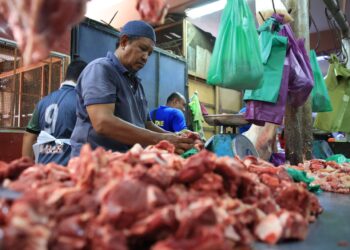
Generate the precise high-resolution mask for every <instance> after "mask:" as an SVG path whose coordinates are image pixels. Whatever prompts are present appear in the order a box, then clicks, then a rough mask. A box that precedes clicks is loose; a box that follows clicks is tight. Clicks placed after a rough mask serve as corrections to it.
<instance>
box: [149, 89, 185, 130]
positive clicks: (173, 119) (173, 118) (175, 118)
mask: <svg viewBox="0 0 350 250" xmlns="http://www.w3.org/2000/svg"><path fill="white" fill-rule="evenodd" d="M185 106H186V99H185V97H184V96H183V95H181V94H180V93H178V92H174V93H172V94H171V95H170V96H169V97H168V99H167V102H166V106H163V105H162V106H160V107H159V108H157V109H154V110H152V111H151V113H150V116H151V119H152V121H153V122H154V124H156V125H157V126H159V127H161V128H162V129H164V130H166V131H170V132H179V131H181V130H184V129H187V127H186V120H185V116H184V112H185Z"/></svg>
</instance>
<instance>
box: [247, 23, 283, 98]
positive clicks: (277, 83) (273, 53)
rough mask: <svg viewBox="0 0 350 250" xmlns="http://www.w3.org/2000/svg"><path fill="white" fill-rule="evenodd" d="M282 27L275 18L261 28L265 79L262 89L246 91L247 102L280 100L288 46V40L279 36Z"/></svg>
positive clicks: (262, 82) (260, 39) (262, 81)
mask: <svg viewBox="0 0 350 250" xmlns="http://www.w3.org/2000/svg"><path fill="white" fill-rule="evenodd" d="M281 27H282V24H281V23H279V22H278V21H277V20H276V19H275V18H269V19H268V20H267V21H266V22H265V23H264V24H263V25H261V26H260V28H259V32H260V37H259V42H260V46H261V48H262V61H263V65H264V77H263V79H262V80H261V86H260V88H258V89H255V90H246V91H245V93H244V97H243V99H244V100H245V101H247V100H255V101H264V102H271V103H276V102H277V100H278V97H279V93H280V87H281V82H282V75H283V68H284V60H285V58H286V53H287V45H288V38H287V37H283V36H279V35H278V31H279V30H280V29H281Z"/></svg>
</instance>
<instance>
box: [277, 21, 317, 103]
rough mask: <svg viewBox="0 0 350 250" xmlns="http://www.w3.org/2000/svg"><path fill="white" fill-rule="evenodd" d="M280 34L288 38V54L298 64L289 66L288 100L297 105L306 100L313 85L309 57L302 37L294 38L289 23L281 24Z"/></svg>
mask: <svg viewBox="0 0 350 250" xmlns="http://www.w3.org/2000/svg"><path fill="white" fill-rule="evenodd" d="M280 35H283V36H285V37H287V38H288V44H289V47H290V50H291V53H290V54H291V55H292V54H293V56H294V57H295V58H296V63H297V64H298V65H296V66H294V67H291V68H290V70H291V72H290V74H291V75H290V81H289V84H288V102H289V103H290V104H291V105H293V106H294V107H299V106H302V105H303V104H304V103H305V102H306V101H307V99H308V97H309V95H310V94H311V91H312V88H313V87H314V78H313V74H312V70H311V65H310V58H309V56H308V54H307V52H306V49H305V41H304V39H296V38H295V36H294V33H293V31H292V28H291V27H290V25H289V24H286V25H284V26H283V28H282V30H281V31H280ZM293 63H294V62H293Z"/></svg>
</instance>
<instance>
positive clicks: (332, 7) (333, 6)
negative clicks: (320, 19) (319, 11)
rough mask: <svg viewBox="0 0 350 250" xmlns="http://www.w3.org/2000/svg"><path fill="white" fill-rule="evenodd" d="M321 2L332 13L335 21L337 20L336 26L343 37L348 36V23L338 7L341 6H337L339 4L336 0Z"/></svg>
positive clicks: (349, 28) (349, 33)
mask: <svg viewBox="0 0 350 250" xmlns="http://www.w3.org/2000/svg"><path fill="white" fill-rule="evenodd" d="M323 2H324V3H325V5H326V6H327V9H328V10H329V11H330V12H331V13H332V16H333V17H334V19H335V21H336V22H337V24H338V26H339V27H340V29H341V32H342V34H343V37H344V38H350V27H349V23H348V21H347V20H346V17H345V15H344V13H343V11H341V9H340V8H341V6H339V4H338V2H337V1H336V0H323ZM344 6H345V5H344Z"/></svg>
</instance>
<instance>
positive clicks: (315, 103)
mask: <svg viewBox="0 0 350 250" xmlns="http://www.w3.org/2000/svg"><path fill="white" fill-rule="evenodd" d="M310 62H311V68H312V73H313V75H314V81H315V85H314V88H313V89H312V93H311V96H312V112H329V111H332V104H331V100H330V98H329V95H328V90H327V87H326V83H325V81H324V79H323V76H322V72H321V69H320V66H319V65H318V62H317V56H316V52H315V51H314V50H311V51H310Z"/></svg>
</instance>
